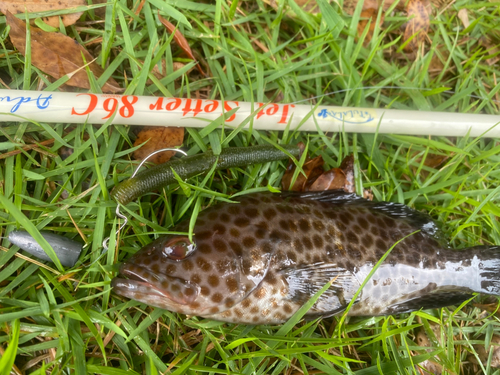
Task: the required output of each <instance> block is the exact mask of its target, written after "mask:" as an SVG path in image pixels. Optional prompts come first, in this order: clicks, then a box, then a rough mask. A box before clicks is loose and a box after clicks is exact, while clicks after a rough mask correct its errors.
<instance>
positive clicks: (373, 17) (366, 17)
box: [358, 8, 384, 46]
mask: <svg viewBox="0 0 500 375" xmlns="http://www.w3.org/2000/svg"><path fill="white" fill-rule="evenodd" d="M377 16H378V10H377V9H374V8H369V9H366V10H363V11H362V12H361V19H360V20H359V22H358V37H361V35H363V32H364V31H365V28H366V25H367V24H368V22H370V28H369V29H368V33H367V34H366V37H365V39H364V41H363V45H365V46H367V45H368V43H370V41H371V40H372V38H373V31H374V30H375V25H376V22H377ZM383 23H384V14H383V13H382V15H381V17H380V25H379V27H382V24H383Z"/></svg>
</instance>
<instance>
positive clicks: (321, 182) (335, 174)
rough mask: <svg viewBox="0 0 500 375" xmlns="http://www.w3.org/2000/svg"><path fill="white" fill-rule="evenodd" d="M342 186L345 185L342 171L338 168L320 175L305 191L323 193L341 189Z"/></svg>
mask: <svg viewBox="0 0 500 375" xmlns="http://www.w3.org/2000/svg"><path fill="white" fill-rule="evenodd" d="M344 185H345V174H344V171H343V170H342V169H340V168H332V169H330V170H329V171H326V172H324V173H322V174H321V176H319V177H318V178H317V179H316V181H314V182H313V183H312V184H311V186H310V187H309V188H308V189H307V190H308V191H324V190H335V189H343V188H344Z"/></svg>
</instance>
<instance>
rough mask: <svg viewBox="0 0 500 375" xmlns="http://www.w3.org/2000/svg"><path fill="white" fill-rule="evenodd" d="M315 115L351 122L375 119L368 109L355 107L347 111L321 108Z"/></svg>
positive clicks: (364, 122)
mask: <svg viewBox="0 0 500 375" xmlns="http://www.w3.org/2000/svg"><path fill="white" fill-rule="evenodd" d="M317 116H318V117H321V118H324V119H326V118H328V117H333V118H334V119H335V120H337V121H341V122H347V123H351V124H366V123H368V122H371V121H373V120H375V119H374V118H373V116H372V115H371V114H370V113H369V112H368V111H362V110H361V111H360V110H357V109H353V110H347V111H332V110H330V111H329V110H327V109H322V110H321V111H320V112H319V113H318V115H317Z"/></svg>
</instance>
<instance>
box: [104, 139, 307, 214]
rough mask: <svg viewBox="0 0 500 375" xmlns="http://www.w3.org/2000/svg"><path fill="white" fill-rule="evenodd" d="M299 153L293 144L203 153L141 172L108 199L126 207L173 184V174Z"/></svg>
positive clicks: (184, 174)
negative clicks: (280, 146) (150, 193)
mask: <svg viewBox="0 0 500 375" xmlns="http://www.w3.org/2000/svg"><path fill="white" fill-rule="evenodd" d="M299 154H300V149H299V147H298V146H295V145H285V146H282V150H280V149H278V148H276V147H274V146H253V147H228V148H224V149H222V151H221V153H220V154H219V155H215V154H214V153H213V152H212V151H207V152H205V153H203V154H197V155H192V156H186V157H183V158H180V159H175V160H171V161H168V162H166V163H163V164H160V165H157V166H155V167H152V168H150V169H147V170H144V171H143V172H141V173H138V174H137V175H136V176H135V177H131V178H129V179H127V180H125V181H123V182H121V183H120V184H118V185H117V186H116V187H115V188H114V189H113V191H112V192H111V197H112V198H113V199H115V200H116V201H117V202H118V203H119V204H121V205H126V204H127V203H129V202H131V201H133V200H134V199H136V198H138V197H140V196H141V195H144V194H146V193H148V192H151V191H153V190H157V189H160V188H162V187H165V186H167V185H169V184H171V183H173V182H175V181H176V179H175V175H174V172H173V171H175V173H176V174H177V175H178V176H179V177H180V178H181V179H183V180H185V179H188V178H190V177H193V176H196V175H198V174H200V173H204V172H207V171H209V170H210V169H211V168H212V167H213V165H214V163H217V167H216V170H220V169H226V168H234V167H244V166H246V165H250V164H258V163H265V162H269V161H277V160H284V159H287V158H289V157H290V155H292V156H294V157H296V158H297V157H298V156H299Z"/></svg>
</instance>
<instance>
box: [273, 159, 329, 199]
mask: <svg viewBox="0 0 500 375" xmlns="http://www.w3.org/2000/svg"><path fill="white" fill-rule="evenodd" d="M323 164H324V161H323V158H322V157H321V156H317V157H315V158H314V159H309V158H307V160H306V162H305V163H304V165H303V166H302V170H303V171H304V173H305V176H304V173H299V175H298V176H297V179H296V180H295V183H294V184H293V186H291V188H290V185H291V183H292V178H293V174H294V172H295V164H294V163H293V162H290V163H289V164H288V168H287V170H286V172H285V174H284V175H283V178H282V179H281V186H282V188H283V190H292V191H304V190H305V187H306V183H308V182H309V181H311V177H312V176H315V177H314V179H316V178H317V177H318V176H319V175H320V174H321V173H323ZM312 182H314V180H313V181H312ZM312 182H311V183H312Z"/></svg>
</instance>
